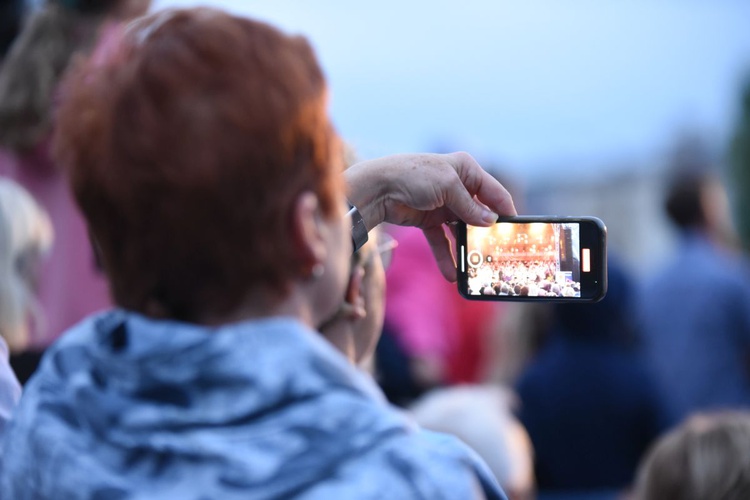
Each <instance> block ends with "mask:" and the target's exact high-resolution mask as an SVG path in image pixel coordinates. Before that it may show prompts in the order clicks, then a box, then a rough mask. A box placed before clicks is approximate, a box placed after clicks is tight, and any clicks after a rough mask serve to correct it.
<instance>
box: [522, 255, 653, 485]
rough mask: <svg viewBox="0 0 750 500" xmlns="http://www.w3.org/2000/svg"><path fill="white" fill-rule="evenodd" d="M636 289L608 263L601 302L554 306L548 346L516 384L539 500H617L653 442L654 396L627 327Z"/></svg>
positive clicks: (630, 320)
mask: <svg viewBox="0 0 750 500" xmlns="http://www.w3.org/2000/svg"><path fill="white" fill-rule="evenodd" d="M633 288H634V287H633V285H632V283H631V280H630V278H629V277H628V276H627V275H626V274H625V272H624V271H623V269H621V268H620V267H619V266H618V265H617V264H616V263H615V262H612V261H610V263H609V291H608V293H607V296H606V297H605V298H604V299H603V300H602V301H601V302H598V303H596V304H557V305H554V306H552V307H553V310H552V317H551V327H550V335H549V338H548V340H547V342H546V344H545V345H544V346H543V347H542V348H541V350H540V352H539V353H538V354H537V356H536V357H535V358H534V359H532V361H531V362H530V364H529V366H528V367H527V368H526V370H525V371H524V372H523V373H522V374H521V376H520V378H519V381H518V384H517V391H518V395H519V397H520V399H521V408H520V411H519V417H520V420H521V422H522V423H523V424H524V425H525V426H526V429H527V431H528V433H529V436H530V437H531V441H532V444H533V446H534V450H535V455H536V456H535V473H536V478H537V485H538V488H539V498H540V499H543V498H614V497H615V496H616V495H618V494H619V493H620V492H621V491H623V490H625V489H627V488H628V487H629V486H630V485H631V483H632V480H633V477H634V474H635V470H636V467H637V465H638V462H639V460H640V458H641V456H642V454H643V453H644V452H645V450H646V448H647V447H648V445H649V444H650V443H651V441H652V440H653V439H654V438H655V437H656V436H657V435H658V432H659V412H658V406H657V401H656V396H655V391H654V390H653V387H652V383H651V379H650V378H649V376H648V374H647V370H646V367H645V363H644V362H643V360H642V358H641V354H640V352H639V351H638V349H637V343H636V333H635V331H634V327H633V322H632V310H631V305H632V299H633Z"/></svg>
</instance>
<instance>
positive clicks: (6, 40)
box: [0, 0, 24, 64]
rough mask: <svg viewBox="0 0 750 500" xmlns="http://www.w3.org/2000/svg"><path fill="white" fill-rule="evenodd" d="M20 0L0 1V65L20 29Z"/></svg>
mask: <svg viewBox="0 0 750 500" xmlns="http://www.w3.org/2000/svg"><path fill="white" fill-rule="evenodd" d="M23 11H24V8H23V1H22V0H0V64H2V62H1V61H2V59H3V58H4V57H5V54H6V53H7V52H8V49H9V48H10V46H11V44H12V43H13V40H15V39H16V35H18V32H19V31H20V29H21V20H22V18H23Z"/></svg>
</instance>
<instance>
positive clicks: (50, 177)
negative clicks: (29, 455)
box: [0, 0, 149, 382]
mask: <svg viewBox="0 0 750 500" xmlns="http://www.w3.org/2000/svg"><path fill="white" fill-rule="evenodd" d="M148 6H149V1H148V0H69V1H63V0H47V1H46V2H44V3H43V4H42V6H41V7H40V8H39V9H38V10H36V11H34V12H32V13H31V15H30V16H29V18H28V20H27V21H26V22H25V24H24V26H23V28H22V31H21V33H20V34H19V35H18V37H17V38H16V40H15V42H14V43H13V45H12V46H11V47H10V51H9V53H8V55H7V58H6V60H5V62H4V64H3V65H2V67H1V68H0V175H1V176H4V177H9V178H12V179H14V180H15V181H17V182H18V183H19V184H21V185H22V186H24V187H25V188H26V189H27V190H28V191H29V192H30V193H31V194H32V195H33V196H34V198H35V199H37V200H38V201H39V202H40V203H41V204H42V206H43V207H44V208H45V209H46V210H47V212H48V213H49V214H50V217H51V218H52V225H53V227H54V230H55V235H56V244H55V247H54V248H53V250H52V253H51V255H50V256H49V259H47V261H46V262H45V266H44V269H43V270H42V273H41V277H40V283H39V300H40V302H41V305H42V310H43V312H44V315H45V317H46V327H45V329H44V330H39V331H35V332H34V334H33V335H32V337H31V339H30V343H29V345H28V349H27V350H26V351H25V352H16V351H14V352H13V356H12V359H11V363H12V364H13V367H14V368H15V370H16V373H17V374H18V376H19V378H20V379H21V381H22V382H24V381H26V380H27V379H28V378H29V376H30V375H31V374H32V373H33V372H34V370H35V369H36V366H37V365H38V363H39V359H40V358H41V354H42V352H43V351H44V349H45V348H46V347H47V346H48V345H49V344H51V343H52V342H53V341H54V340H55V338H56V337H57V335H59V334H60V333H61V332H62V331H63V330H65V329H66V328H68V327H70V326H72V325H73V324H74V323H76V322H77V321H79V320H80V319H82V318H83V317H84V316H86V315H87V314H89V313H91V312H94V311H97V310H101V309H103V308H105V307H108V306H109V305H110V301H109V298H108V295H107V286H106V282H105V278H104V275H103V273H102V272H101V270H100V269H99V268H98V266H97V263H96V259H95V257H94V252H93V250H92V248H91V244H90V242H89V238H88V234H87V231H86V226H85V223H84V221H83V218H82V216H81V214H80V212H79V210H78V208H77V207H76V206H75V203H74V201H73V198H72V195H71V193H70V188H69V186H68V183H67V181H66V179H65V177H64V174H63V172H62V171H61V169H60V168H59V167H58V165H57V164H56V163H55V162H54V161H53V159H52V158H51V156H50V151H49V149H50V138H51V136H52V133H53V131H54V128H55V120H54V116H55V107H56V104H55V103H56V101H57V96H58V94H59V88H58V87H59V82H60V80H61V78H62V77H63V75H64V74H65V73H66V71H67V69H68V67H69V65H70V63H71V62H72V61H73V60H74V59H75V58H76V56H77V55H81V54H86V53H87V52H89V51H90V49H91V47H92V45H93V44H94V41H95V39H96V37H97V35H98V34H99V33H100V32H101V31H103V30H105V31H106V30H107V29H111V27H112V26H113V25H114V22H116V21H119V20H125V19H131V18H133V17H136V16H139V15H142V14H144V13H145V12H146V10H147V9H148Z"/></svg>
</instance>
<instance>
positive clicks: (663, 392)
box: [638, 170, 750, 426]
mask: <svg viewBox="0 0 750 500" xmlns="http://www.w3.org/2000/svg"><path fill="white" fill-rule="evenodd" d="M728 207H729V204H728V200H727V194H726V191H725V188H724V186H723V184H722V182H721V181H720V179H719V177H718V176H717V175H716V174H714V173H712V172H711V171H701V170H698V171H688V172H679V171H678V172H676V173H675V176H674V178H673V179H672V181H671V183H670V185H669V186H668V190H667V193H666V197H665V209H666V213H667V215H668V216H669V219H670V220H671V222H672V223H673V224H674V226H675V227H676V228H677V230H678V231H679V240H678V242H677V249H676V251H675V254H674V256H673V257H672V258H671V260H670V261H669V262H667V263H666V264H665V265H664V266H663V267H662V268H660V269H658V270H657V271H656V272H655V273H654V274H652V275H651V276H649V277H648V279H647V280H646V281H645V283H644V284H643V287H642V290H641V292H640V293H639V296H638V299H639V300H638V315H639V319H640V321H641V326H642V329H643V341H644V347H645V349H646V353H647V355H648V360H649V364H650V367H651V369H652V371H653V373H654V375H655V377H656V382H657V386H658V389H659V391H660V394H659V397H660V400H661V401H662V403H663V404H664V405H665V412H666V418H667V423H668V425H670V426H671V425H676V424H678V423H679V422H681V421H682V420H683V419H684V418H686V417H687V416H688V415H689V414H691V413H693V412H695V411H700V410H710V409H717V408H746V407H750V268H749V267H748V262H747V260H746V259H745V258H744V257H743V256H742V255H741V254H739V253H738V252H737V251H736V250H735V249H734V244H735V243H736V238H735V236H734V234H733V231H732V223H731V218H730V215H729V208H728Z"/></svg>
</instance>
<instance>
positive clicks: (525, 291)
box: [467, 259, 581, 298]
mask: <svg viewBox="0 0 750 500" xmlns="http://www.w3.org/2000/svg"><path fill="white" fill-rule="evenodd" d="M467 273H468V287H469V294H470V295H502V296H511V297H566V298H570V297H580V296H581V284H580V282H577V281H572V280H570V279H568V278H566V277H565V276H564V275H561V273H560V272H559V269H558V265H557V262H555V261H553V260H546V261H544V260H510V259H507V260H494V261H493V262H492V263H489V262H482V263H481V264H479V265H478V266H469V269H468V271H467Z"/></svg>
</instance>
